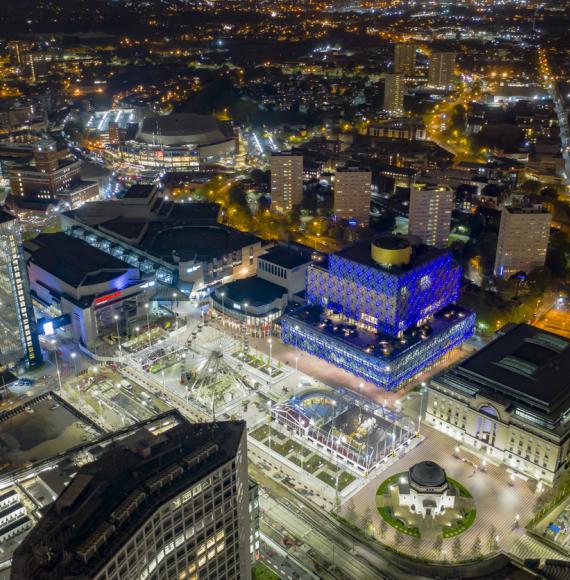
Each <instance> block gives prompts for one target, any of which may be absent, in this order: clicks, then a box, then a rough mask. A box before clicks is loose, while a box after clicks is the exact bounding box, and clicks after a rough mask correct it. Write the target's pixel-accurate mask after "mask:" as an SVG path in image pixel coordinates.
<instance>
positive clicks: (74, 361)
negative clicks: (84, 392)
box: [71, 352, 77, 376]
mask: <svg viewBox="0 0 570 580" xmlns="http://www.w3.org/2000/svg"><path fill="white" fill-rule="evenodd" d="M71 358H72V360H73V366H74V368H75V375H76V376H77V361H76V360H75V359H76V358H77V353H76V352H72V353H71Z"/></svg>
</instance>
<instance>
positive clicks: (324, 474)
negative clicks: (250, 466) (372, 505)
mask: <svg viewBox="0 0 570 580" xmlns="http://www.w3.org/2000/svg"><path fill="white" fill-rule="evenodd" d="M251 436H252V437H253V438H254V439H256V440H257V441H259V442H260V443H263V445H265V446H266V447H268V448H269V449H271V450H272V451H274V452H276V453H278V454H279V455H281V456H283V457H284V458H285V459H288V460H289V461H291V462H292V463H295V464H296V465H298V466H299V467H301V469H302V470H303V471H306V472H307V473H310V474H311V475H314V476H315V477H317V478H318V479H320V480H321V481H322V482H323V483H326V484H327V485H328V486H330V487H332V488H333V489H335V490H338V491H342V490H343V489H344V488H345V487H346V486H347V485H349V484H350V483H352V482H353V481H354V480H355V479H356V478H355V477H354V476H353V475H352V474H350V473H348V472H347V471H343V470H342V469H341V468H340V466H337V465H335V464H334V463H332V462H331V461H329V460H328V459H325V458H324V457H322V456H321V455H319V454H318V453H316V452H315V451H313V450H312V449H308V448H307V447H305V446H303V445H301V444H300V443H298V442H297V441H294V440H293V439H291V438H290V437H287V436H286V435H284V434H283V433H281V432H280V431H277V430H275V429H273V427H270V426H269V425H262V426H261V427H258V428H257V429H256V430H255V431H253V432H252V433H251Z"/></svg>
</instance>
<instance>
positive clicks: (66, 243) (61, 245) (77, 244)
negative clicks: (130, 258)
mask: <svg viewBox="0 0 570 580" xmlns="http://www.w3.org/2000/svg"><path fill="white" fill-rule="evenodd" d="M25 248H26V252H28V253H30V254H31V258H30V261H31V263H33V264H36V265H37V266H38V267H40V268H42V269H43V270H45V271H47V272H49V273H50V274H53V275H54V276H56V277H57V278H59V279H60V280H63V281H64V282H66V283H67V284H69V285H70V286H73V287H74V288H79V287H80V286H87V285H90V284H100V283H103V282H109V281H111V280H114V279H115V278H117V277H119V276H122V275H123V274H125V273H126V272H128V271H129V270H131V269H132V266H130V265H129V264H127V263H126V262H123V261H122V260H119V259H118V258H115V257H114V256H111V255H109V254H106V253H105V252H103V251H101V250H99V249H98V248H95V247H94V246H91V245H90V244H88V243H87V242H84V241H83V240H80V239H78V238H74V237H72V236H68V235H67V234H64V233H62V232H58V233H55V234H40V235H39V236H37V237H36V238H34V239H33V240H29V241H27V242H26V243H25Z"/></svg>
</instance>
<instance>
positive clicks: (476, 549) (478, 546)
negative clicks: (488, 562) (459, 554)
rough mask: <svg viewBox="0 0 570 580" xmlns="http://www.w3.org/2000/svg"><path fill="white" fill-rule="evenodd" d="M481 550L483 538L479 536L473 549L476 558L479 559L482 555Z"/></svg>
mask: <svg viewBox="0 0 570 580" xmlns="http://www.w3.org/2000/svg"><path fill="white" fill-rule="evenodd" d="M481 548H482V546H481V538H480V536H477V537H476V538H475V541H474V542H473V546H472V547H471V553H472V554H473V556H474V557H475V558H478V557H479V556H480V555H481Z"/></svg>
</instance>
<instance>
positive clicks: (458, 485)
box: [447, 477, 473, 499]
mask: <svg viewBox="0 0 570 580" xmlns="http://www.w3.org/2000/svg"><path fill="white" fill-rule="evenodd" d="M447 481H449V483H451V484H452V485H453V486H454V487H456V488H457V489H458V490H459V495H460V496H461V497H467V498H469V499H473V496H472V495H471V493H470V492H469V490H468V489H467V488H466V487H465V486H464V485H462V484H461V483H459V482H458V481H456V480H455V479H451V477H448V478H447Z"/></svg>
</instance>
